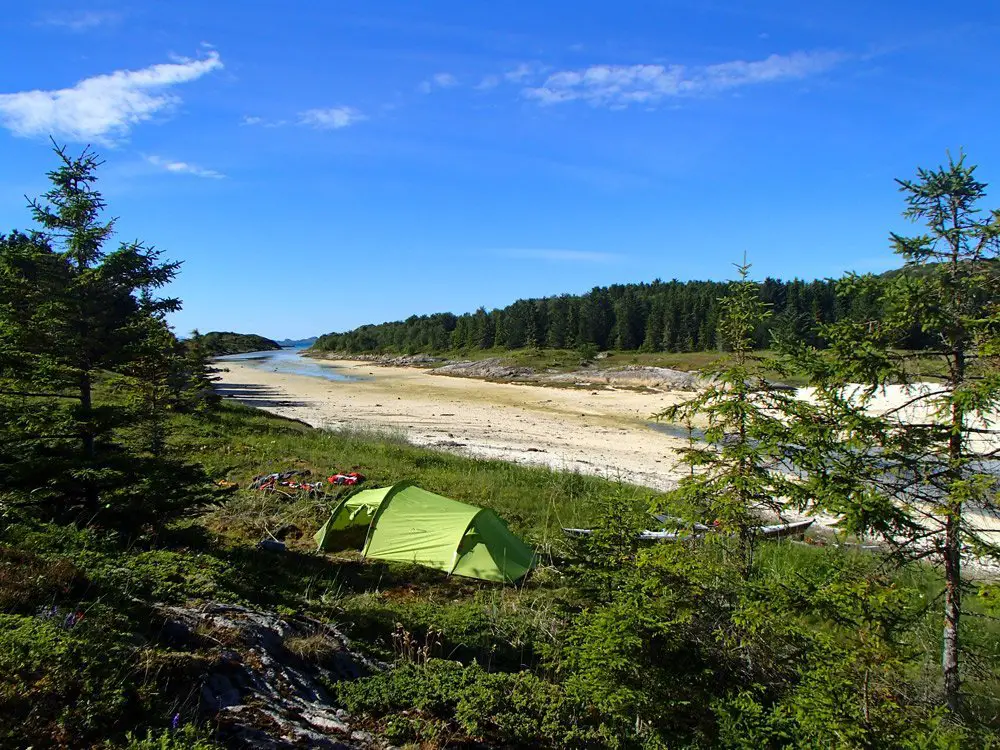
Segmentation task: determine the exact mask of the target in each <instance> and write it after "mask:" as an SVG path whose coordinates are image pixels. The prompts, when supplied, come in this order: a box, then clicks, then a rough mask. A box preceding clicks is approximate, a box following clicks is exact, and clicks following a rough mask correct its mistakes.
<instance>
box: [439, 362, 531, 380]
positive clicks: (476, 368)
mask: <svg viewBox="0 0 1000 750" xmlns="http://www.w3.org/2000/svg"><path fill="white" fill-rule="evenodd" d="M431 374H433V375H451V376H453V377H460V378H481V379H484V380H517V379H520V378H530V377H533V376H534V375H535V371H534V370H533V369H531V368H530V367H517V366H515V365H510V364H506V363H505V362H504V360H503V359H501V358H500V357H492V358H490V359H480V360H476V361H468V362H449V363H448V364H446V365H443V366H441V367H438V368H435V369H434V370H433V372H432V373H431Z"/></svg>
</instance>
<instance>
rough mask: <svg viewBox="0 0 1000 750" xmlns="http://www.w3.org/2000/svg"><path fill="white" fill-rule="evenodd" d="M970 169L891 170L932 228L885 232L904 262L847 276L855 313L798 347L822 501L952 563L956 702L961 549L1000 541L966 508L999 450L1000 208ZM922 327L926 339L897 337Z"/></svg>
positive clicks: (980, 492) (992, 491) (949, 599)
mask: <svg viewBox="0 0 1000 750" xmlns="http://www.w3.org/2000/svg"><path fill="white" fill-rule="evenodd" d="M974 172H975V167H974V166H967V165H966V163H965V157H964V155H963V156H961V157H960V158H959V159H958V160H954V159H952V158H951V157H949V160H948V163H947V164H946V165H944V166H941V167H938V168H937V169H919V170H918V172H917V176H916V179H912V180H898V181H897V182H898V184H899V188H900V191H901V192H902V193H903V195H904V199H905V201H906V210H905V212H904V216H905V217H907V218H908V219H911V220H913V221H922V222H924V223H925V224H926V231H925V233H923V234H920V235H917V236H912V237H908V236H903V235H899V234H895V233H893V234H891V235H890V237H891V242H892V245H893V247H894V250H895V252H896V253H897V254H898V255H900V256H901V257H902V258H903V260H904V261H905V265H904V267H903V268H902V269H901V271H900V272H899V273H898V274H896V275H894V276H892V277H890V278H888V279H887V280H886V279H875V278H871V277H864V278H849V279H847V280H846V281H845V282H843V283H842V285H841V287H842V291H843V292H844V293H845V294H846V295H848V296H849V298H850V299H851V300H853V305H852V307H853V313H854V314H853V316H852V317H850V318H848V319H844V320H841V321H838V322H837V323H834V324H830V325H826V326H823V328H822V329H821V336H822V338H824V339H825V340H826V341H827V342H828V343H829V350H828V351H826V352H816V351H812V352H806V353H805V354H804V355H803V356H802V357H801V358H802V360H803V361H804V362H808V363H809V370H810V371H811V373H812V375H813V377H814V380H815V382H816V384H817V395H818V398H819V400H820V403H821V406H822V408H823V410H824V411H825V413H826V414H827V421H826V423H825V429H826V430H827V434H826V436H825V438H824V439H825V445H823V446H822V447H821V448H820V449H818V450H817V452H816V455H815V463H814V466H813V467H812V469H813V471H812V472H811V473H812V475H813V477H814V484H815V487H814V492H815V493H816V495H817V497H818V498H819V500H820V504H821V506H822V507H823V508H824V509H826V510H829V511H832V512H835V513H839V514H841V515H842V516H843V517H844V521H843V524H844V526H845V528H846V529H847V530H849V531H853V532H856V533H870V534H877V535H879V536H881V537H883V538H884V539H885V540H887V542H888V543H889V544H890V545H891V547H892V549H893V550H894V551H895V553H896V554H897V556H898V557H899V558H900V559H902V560H912V559H922V558H923V559H932V560H935V561H936V562H938V563H940V565H941V567H942V569H943V571H944V578H945V593H944V628H943V650H942V675H943V683H944V696H945V702H946V705H947V706H948V707H949V709H950V710H952V711H958V710H959V708H960V705H961V700H960V698H961V678H960V669H959V654H960V640H959V634H960V629H959V626H960V622H961V615H962V605H961V599H962V589H963V585H964V578H963V572H962V550H963V548H965V547H966V546H967V545H971V547H972V548H974V549H975V550H976V551H977V552H979V553H981V554H988V555H993V556H996V555H997V554H998V552H1000V550H998V549H997V547H996V546H995V545H994V544H993V543H992V541H991V540H990V539H989V538H987V537H985V536H983V535H982V533H981V529H980V526H981V524H978V523H977V522H976V518H975V516H973V517H971V518H970V515H969V512H970V510H972V509H975V510H976V511H977V512H989V510H990V509H996V508H997V505H998V503H997V491H998V489H1000V484H998V478H997V475H996V472H995V470H993V471H992V472H991V470H990V469H989V466H988V461H989V460H990V459H991V458H992V459H994V460H995V459H996V457H997V455H1000V451H998V450H997V449H996V448H995V445H996V443H995V441H996V436H997V435H998V432H997V431H996V430H995V429H994V419H995V417H994V415H995V413H996V411H997V409H998V407H1000V372H998V371H997V370H996V369H993V368H990V367H988V366H986V363H985V362H984V357H985V356H988V355H990V354H995V353H996V352H995V350H994V349H993V347H995V345H996V341H997V332H998V331H1000V211H992V212H990V213H988V214H987V215H986V216H985V217H984V216H982V215H981V211H980V208H979V204H980V203H981V201H982V199H983V198H984V196H985V194H986V187H987V186H986V184H985V183H982V182H980V181H979V180H977V179H976V177H975V174H974ZM873 302H874V304H873ZM876 311H877V312H878V314H876ZM914 338H915V339H916V340H918V341H922V342H925V343H926V344H927V345H928V347H929V348H927V349H924V350H922V351H916V352H906V351H901V348H902V347H903V346H905V345H907V344H912V342H913V340H914ZM893 382H902V383H912V386H909V387H908V390H907V403H906V405H905V408H902V407H901V408H894V409H891V410H889V411H886V412H883V413H873V412H872V411H871V410H869V409H868V408H867V407H869V406H870V404H871V401H872V399H873V398H874V396H875V395H876V394H877V392H878V390H879V389H880V388H881V387H882V386H884V385H886V384H888V383H893ZM854 383H860V384H861V386H860V387H859V386H857V385H852V384H854ZM820 443H822V441H820Z"/></svg>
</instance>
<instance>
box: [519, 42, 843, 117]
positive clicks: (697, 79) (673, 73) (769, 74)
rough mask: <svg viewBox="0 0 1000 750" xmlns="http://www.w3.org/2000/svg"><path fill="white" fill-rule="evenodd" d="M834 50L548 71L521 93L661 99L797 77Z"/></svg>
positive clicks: (608, 101)
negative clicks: (709, 62) (704, 62)
mask: <svg viewBox="0 0 1000 750" xmlns="http://www.w3.org/2000/svg"><path fill="white" fill-rule="evenodd" d="M843 59H844V58H843V56H842V55H840V54H838V53H836V52H795V53H792V54H790V55H771V56H770V57H767V58H765V59H763V60H751V61H746V60H734V61H732V62H724V63H716V64H714V65H704V66H696V67H692V66H686V65H658V64H657V65H654V64H639V65H591V66H590V67H587V68H582V69H578V70H563V71H559V72H556V73H553V74H551V75H550V76H549V77H548V78H547V79H546V80H545V82H544V83H543V84H542V85H540V86H535V87H528V88H525V89H524V90H523V95H524V96H526V97H527V98H529V99H535V100H536V101H538V102H539V103H540V104H560V103H563V102H572V101H584V102H587V103H589V104H591V105H593V106H610V107H623V106H628V105H629V104H655V103H656V102H659V101H661V100H663V99H666V98H672V97H681V96H694V95H698V94H707V93H712V92H718V91H724V90H728V89H735V88H739V87H743V86H752V85H755V84H762V83H770V82H774V81H782V80H797V79H803V78H806V77H808V76H810V75H813V74H816V73H821V72H823V71H825V70H828V69H829V68H831V67H833V66H834V65H836V64H837V63H839V62H841V61H842V60H843Z"/></svg>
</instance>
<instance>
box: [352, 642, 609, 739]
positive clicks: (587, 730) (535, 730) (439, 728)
mask: <svg viewBox="0 0 1000 750" xmlns="http://www.w3.org/2000/svg"><path fill="white" fill-rule="evenodd" d="M337 695H338V698H339V699H340V700H341V701H343V703H344V705H345V706H346V707H347V708H348V710H349V711H351V712H352V713H356V714H368V715H370V716H372V717H374V718H378V719H382V718H384V717H387V716H392V715H395V716H393V717H392V718H391V719H389V721H387V722H386V723H385V728H386V739H388V740H390V741H392V742H408V741H411V742H412V741H428V740H430V741H433V740H435V739H439V738H441V737H442V736H447V735H450V734H452V735H453V734H455V733H456V732H457V733H460V734H461V735H464V736H466V737H468V738H473V739H476V740H478V741H480V742H485V743H488V744H490V745H491V746H501V747H609V746H610V747H613V746H615V745H614V744H610V745H609V744H607V742H606V741H607V740H609V739H612V737H613V735H612V736H607V735H608V734H610V732H609V733H607V734H605V736H603V737H602V734H603V733H602V731H601V730H602V729H605V728H604V727H602V726H601V725H600V724H599V723H598V724H595V723H593V718H594V717H593V716H592V715H591V716H588V715H587V714H589V713H591V712H589V711H587V710H586V707H585V706H583V705H574V704H573V702H572V701H570V700H568V699H567V697H566V695H565V694H564V692H563V691H562V689H561V688H560V687H559V686H558V685H556V684H553V683H551V682H548V681H546V680H543V679H540V678H538V677H536V676H534V675H533V674H531V673H530V672H516V673H504V672H493V673H490V672H485V671H484V670H483V669H482V668H480V667H479V666H477V665H475V664H473V665H472V666H463V665H462V664H460V663H458V662H453V661H443V660H438V659H433V660H431V661H429V662H428V663H427V664H426V665H425V666H417V665H414V664H404V665H402V666H400V667H397V668H396V669H394V670H392V671H391V672H388V673H385V674H381V675H377V676H375V677H370V678H367V679H363V680H358V681H356V682H351V683H341V684H340V685H338V688H337ZM404 711H406V712H408V714H409V715H408V716H407V717H406V718H403V716H401V714H402V713H403V712H404Z"/></svg>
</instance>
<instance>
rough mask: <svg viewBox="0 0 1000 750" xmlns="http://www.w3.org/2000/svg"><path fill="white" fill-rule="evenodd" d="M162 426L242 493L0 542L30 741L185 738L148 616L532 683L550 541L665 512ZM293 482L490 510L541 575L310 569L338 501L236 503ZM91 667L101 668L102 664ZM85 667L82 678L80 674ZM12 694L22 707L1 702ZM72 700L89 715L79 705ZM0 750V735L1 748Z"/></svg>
mask: <svg viewBox="0 0 1000 750" xmlns="http://www.w3.org/2000/svg"><path fill="white" fill-rule="evenodd" d="M173 427H174V433H173V437H172V438H171V443H170V450H171V451H172V452H173V453H175V454H176V455H178V456H184V457H187V458H188V459H190V460H193V461H197V462H198V463H200V464H202V465H203V466H204V467H205V469H206V471H207V473H208V475H209V476H210V477H211V479H212V480H213V481H220V480H224V481H225V482H228V483H236V484H237V485H239V489H238V490H236V491H234V492H232V493H231V494H229V495H226V496H225V498H224V500H222V501H221V502H220V503H219V504H218V505H216V506H212V507H209V508H205V509H202V512H200V513H198V514H196V515H193V516H190V517H187V518H182V519H180V520H178V521H175V522H173V523H171V524H169V525H168V526H167V527H166V528H163V529H160V530H152V529H150V530H147V531H146V532H144V533H142V534H139V535H137V536H136V537H134V538H133V539H130V540H124V539H114V538H110V537H108V536H106V535H102V534H101V533H99V532H96V531H90V530H85V529H84V530H78V529H74V528H71V527H61V526H53V525H50V524H45V523H41V522H38V521H31V520H29V519H26V518H13V519H12V518H8V519H6V520H5V521H4V524H3V525H2V526H0V610H3V611H4V612H7V613H10V614H7V615H4V617H6V618H8V620H9V622H6V623H5V628H6V630H7V632H8V635H7V636H6V638H7V639H8V640H9V641H10V643H8V644H7V646H9V648H8V650H7V655H0V667H3V668H4V669H5V670H6V671H5V672H3V673H2V674H0V711H5V710H8V709H11V706H13V708H14V709H16V711H17V712H20V713H18V714H17V718H18V720H19V721H21V722H22V725H23V726H26V727H28V728H29V730H28V731H29V732H30V733H31V735H30V736H32V737H34V738H36V739H37V738H41V737H52V736H56V735H57V734H58V733H59V732H64V731H68V730H67V729H66V728H67V727H69V728H71V729H73V731H75V732H77V733H78V734H77V735H75V736H77V737H79V738H93V737H106V736H112V737H118V738H121V739H122V740H123V741H124V739H123V738H124V736H125V733H126V732H127V731H132V732H135V733H138V735H139V736H145V733H146V730H147V729H152V730H154V732H159V731H160V729H161V728H162V727H165V726H167V725H168V724H169V722H170V720H171V717H172V716H173V715H174V714H176V713H179V714H181V715H182V716H183V717H184V719H185V721H187V720H191V719H193V718H194V717H195V705H194V704H193V703H192V702H191V698H190V689H191V685H192V684H193V681H196V680H197V675H198V674H200V673H201V672H202V671H203V670H204V668H205V662H204V660H203V659H204V657H203V656H202V655H200V654H198V653H186V652H178V651H172V650H167V649H164V648H163V647H161V646H159V645H157V643H156V641H155V637H154V633H155V630H156V627H157V625H156V623H157V618H156V615H155V613H154V611H153V608H152V603H154V602H166V603H186V602H197V601H200V600H220V601H227V602H233V603H240V604H245V605H248V606H251V607H258V608H267V609H272V610H277V611H279V612H287V613H291V612H301V613H305V614H309V615H311V616H314V617H316V618H318V619H321V620H324V621H327V622H332V623H336V624H337V625H338V626H340V627H342V628H343V629H344V630H345V631H346V632H347V633H348V634H349V635H350V636H351V637H352V638H353V639H354V641H355V644H356V646H357V647H359V648H361V649H362V650H364V651H366V652H368V653H369V654H371V655H372V656H375V657H376V658H380V659H384V660H392V659H393V658H394V656H395V654H394V647H393V633H394V631H395V630H396V629H397V628H398V627H400V626H401V627H402V628H403V629H404V630H405V631H407V632H408V633H410V634H412V636H413V637H414V638H416V639H418V640H419V641H420V642H421V643H422V642H423V640H424V638H425V637H426V636H427V634H428V632H429V631H431V630H433V631H435V633H436V634H437V635H436V636H435V643H438V642H439V644H440V645H436V646H435V653H433V654H432V656H434V657H443V658H446V659H458V660H460V661H462V662H463V663H465V664H471V663H478V664H480V665H481V666H482V667H483V668H485V669H487V670H501V671H506V670H518V669H521V668H524V667H529V668H530V667H532V666H534V665H537V664H538V663H539V660H540V658H541V657H540V650H544V648H545V647H546V644H549V643H552V642H553V640H554V637H555V634H556V633H557V632H558V631H559V629H560V628H561V627H562V626H563V625H562V623H563V622H564V619H565V611H566V607H567V606H569V607H571V608H572V607H573V606H575V605H574V604H573V602H574V596H575V593H574V591H573V589H572V586H571V585H570V584H569V583H568V582H567V578H566V576H564V574H563V573H562V571H563V570H564V569H565V562H566V559H567V556H569V555H570V554H571V552H572V549H571V547H570V546H569V544H568V542H567V541H566V540H565V538H564V536H563V534H562V533H561V531H560V526H588V525H591V524H592V523H593V522H594V521H595V520H596V514H597V513H598V512H599V511H598V508H599V505H600V501H601V500H602V499H606V498H608V497H611V496H613V495H614V493H618V492H621V491H623V490H624V491H625V492H626V493H628V494H630V495H632V496H634V497H635V498H636V499H637V501H638V502H640V503H643V504H646V505H648V504H651V503H654V502H658V501H661V500H662V498H661V497H659V496H658V495H657V493H655V492H653V491H652V490H647V489H644V488H638V487H624V488H623V487H621V486H619V485H616V484H615V483H613V482H609V481H607V480H604V479H601V478H597V477H590V476H583V475H578V474H571V473H561V472H555V471H550V470H548V469H543V468H532V467H523V466H517V465H513V464H508V463H504V462H500V461H489V460H481V459H473V458H467V457H461V456H456V455H452V454H448V453H443V452H437V451H433V450H429V449H424V448H418V447H414V446H412V445H409V444H407V443H406V442H404V441H403V440H401V439H400V438H399V437H398V436H396V435H392V434H383V433H379V434H371V433H366V432H364V431H352V430H348V431H344V432H329V431H321V430H316V429H312V428H310V427H308V426H306V425H304V424H302V423H299V422H296V421H292V420H288V419H283V418H280V417H276V416H273V415H270V414H267V413H265V412H261V411H257V410H254V409H250V408H247V407H242V406H239V405H234V404H225V405H224V406H223V407H222V408H221V409H220V411H219V412H218V414H217V415H215V416H213V417H211V418H208V419H206V418H195V417H193V416H186V415H177V416H175V417H174V418H173ZM289 469H300V470H308V471H310V472H312V474H313V476H314V477H321V478H325V477H326V476H328V475H330V474H332V473H334V472H335V471H345V470H356V471H360V472H362V473H363V474H365V475H366V476H367V477H368V480H367V482H366V484H365V486H369V487H375V486H383V485H386V484H390V483H393V482H396V481H399V480H402V479H411V480H414V481H416V482H417V483H418V484H419V485H420V486H422V487H425V488H426V489H429V490H431V491H435V492H439V493H441V494H444V495H447V496H450V497H454V498H456V499H459V500H464V501H467V502H470V503H474V504H477V505H480V506H485V507H489V508H492V509H494V510H495V511H496V512H497V513H498V514H499V515H500V516H501V517H503V518H505V519H506V520H507V521H508V522H509V524H510V525H511V527H512V529H513V530H514V531H515V532H516V533H518V534H520V535H521V536H523V537H524V538H525V539H526V540H528V541H529V542H530V543H532V544H533V545H534V546H535V547H536V548H537V549H538V550H539V551H540V552H541V554H542V559H543V565H542V567H541V568H540V569H539V570H537V571H536V572H535V573H533V574H532V575H531V576H529V578H528V579H527V580H526V581H524V582H522V584H520V585H518V586H500V585H497V584H491V583H486V582H480V581H476V580H471V579H463V578H459V577H452V578H450V577H447V576H445V575H444V574H442V573H440V572H438V571H434V570H429V569H426V568H421V567H416V566H411V565H405V564H386V563H382V562H379V561H369V560H363V559H361V557H360V555H359V553H358V552H357V551H356V550H354V549H346V550H343V551H342V552H340V553H337V554H333V555H323V554H318V553H316V552H315V549H314V545H313V542H312V535H313V533H314V532H315V531H316V530H317V528H318V527H319V525H320V524H321V523H322V522H323V521H324V520H325V519H326V517H327V515H328V513H329V510H330V508H331V506H332V504H333V503H334V502H335V500H336V499H337V497H339V496H340V494H341V493H342V492H344V491H346V490H344V489H338V490H337V491H335V492H333V493H331V494H330V495H329V496H327V497H322V498H315V497H313V498H310V497H307V496H305V495H304V494H290V496H286V495H284V494H280V493H262V492H259V491H255V490H250V489H247V485H248V482H249V480H250V479H251V478H252V477H253V476H255V475H257V474H263V473H270V472H276V471H286V470H289ZM272 534H273V535H278V536H281V537H282V538H284V540H285V541H286V543H287V545H288V547H287V550H286V551H285V552H269V551H266V550H260V549H257V548H256V543H257V542H258V541H260V540H261V539H263V538H265V537H267V536H268V535H272ZM830 554H832V553H830V552H829V551H825V550H821V549H816V548H812V547H808V546H801V545H792V544H788V543H781V544H768V545H764V547H763V548H762V551H761V560H762V562H761V564H762V566H763V567H764V568H765V569H766V571H767V573H766V576H767V578H768V579H769V580H772V581H774V582H775V585H779V584H780V582H781V581H782V580H786V579H787V578H788V577H790V576H795V575H797V574H798V573H797V571H802V570H806V569H809V568H810V567H812V566H814V565H815V564H816V563H817V561H821V560H823V559H826V558H825V557H824V556H826V555H830ZM899 580H900V584H901V585H904V584H905V585H910V584H913V585H916V586H918V587H919V588H920V589H921V590H922V591H923V592H924V596H925V597H926V599H927V601H928V602H929V606H928V609H927V613H926V627H924V628H923V629H922V630H921V631H920V638H921V639H923V642H924V646H923V647H924V648H925V650H926V653H927V654H928V656H927V658H926V663H924V664H923V665H922V667H921V668H926V669H927V671H928V672H929V673H933V670H934V666H935V664H934V662H935V658H936V657H935V654H936V653H937V643H938V638H939V636H940V632H939V631H940V623H939V620H940V616H939V607H938V606H937V605H936V603H935V602H936V599H937V597H938V596H939V594H940V589H941V586H940V577H939V576H938V575H937V574H936V573H934V572H933V571H931V570H929V569H918V568H911V569H908V570H906V571H904V572H903V573H900V574H899ZM991 601H992V600H991V599H987V598H980V597H979V596H977V594H976V592H975V591H973V592H971V594H970V596H968V597H967V603H968V605H969V608H970V610H971V611H973V612H977V613H982V614H986V613H988V612H989V611H990V610H989V606H990V603H991ZM931 605H933V606H931ZM53 608H54V610H55V611H57V612H58V618H60V621H61V618H63V617H64V616H66V615H67V614H69V613H73V612H76V611H79V612H82V613H84V614H85V618H84V619H83V620H82V622H81V624H80V625H79V626H78V627H74V628H72V629H69V630H67V629H65V628H63V627H60V626H58V623H57V622H56V620H44V619H39V617H40V615H38V613H39V612H41V611H43V610H45V611H48V610H50V609H53ZM966 638H967V642H968V643H970V644H973V645H975V646H976V648H977V649H979V650H980V652H981V653H984V654H986V655H987V656H988V657H989V658H996V659H1000V653H995V652H997V650H998V646H997V645H996V644H997V643H1000V628H997V627H996V621H995V620H992V619H988V618H986V617H982V618H969V620H968V630H967V635H966ZM0 641H3V637H0ZM285 645H286V647H287V648H288V650H289V651H291V652H292V653H294V654H296V655H298V656H299V657H300V658H302V659H303V660H305V661H308V662H323V661H324V660H326V659H328V658H329V657H330V656H331V654H330V653H329V652H328V650H327V649H328V648H329V645H328V644H324V643H323V641H322V639H309V638H301V639H292V640H290V641H289V642H286V644H285ZM3 646H4V643H2V642H0V648H3ZM98 654H113V655H114V660H113V663H111V662H109V661H108V660H107V659H104V658H103V657H101V658H98V656H97V655H98ZM990 655H992V656H990ZM5 660H6V661H5ZM81 660H83V662H86V663H87V664H88V665H89V666H88V667H87V668H82V667H80V664H82V663H83V662H81ZM988 673H989V669H986V670H985V671H984V672H983V675H984V679H983V680H981V681H979V682H977V683H976V686H975V689H976V691H978V693H977V695H978V694H981V696H982V700H983V701H984V705H992V703H991V701H992V700H993V696H994V695H996V694H998V693H1000V686H997V685H994V684H992V682H990V681H989V679H987V678H986V675H987V674H988ZM53 680H57V682H53ZM59 680H61V681H62V682H58V681H59ZM18 691H24V692H25V694H26V695H28V696H30V697H31V702H25V701H15V702H14V703H10V701H12V700H14V697H13V696H16V695H17V694H18ZM87 691H89V692H87ZM82 694H87V695H90V696H91V698H89V699H88V700H87V701H86V702H79V701H78V696H79V695H82ZM5 701H7V702H6V703H5ZM5 706H6V708H5ZM66 706H73V707H71V708H66ZM11 710H13V709H11ZM44 711H48V712H49V713H44ZM39 712H42V713H39ZM60 727H61V729H60ZM4 739H5V737H4V735H3V734H2V732H0V745H3V740H4ZM6 739H10V738H6ZM39 742H41V741H40V740H39ZM133 742H134V743H135V742H137V741H135V740H133ZM147 742H153V740H151V739H150V740H147ZM132 746H133V747H139V746H143V747H147V746H148V747H152V746H154V745H152V744H143V745H139V744H133V745H132ZM155 746H159V745H155ZM207 746H208V745H205V747H207Z"/></svg>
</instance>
